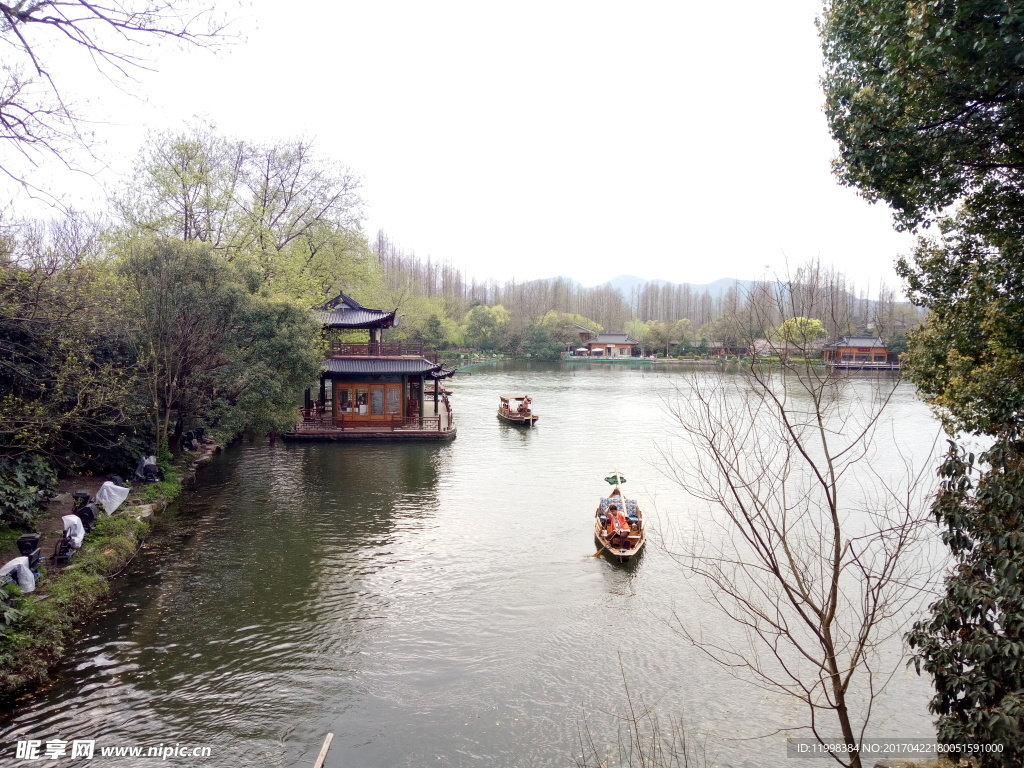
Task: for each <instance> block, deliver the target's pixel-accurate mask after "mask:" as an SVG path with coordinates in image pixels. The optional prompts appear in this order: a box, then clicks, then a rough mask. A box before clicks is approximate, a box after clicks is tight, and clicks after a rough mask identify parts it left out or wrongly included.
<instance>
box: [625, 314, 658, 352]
mask: <svg viewBox="0 0 1024 768" xmlns="http://www.w3.org/2000/svg"><path fill="white" fill-rule="evenodd" d="M653 327H654V323H653V321H652V322H647V323H645V322H644V321H643V320H630V321H629V322H627V323H626V333H628V334H629V336H630V338H632V339H635V340H636V342H637V343H638V344H639V345H640V354H641V355H646V354H647V341H648V339H649V338H650V337H651V330H652V328H653Z"/></svg>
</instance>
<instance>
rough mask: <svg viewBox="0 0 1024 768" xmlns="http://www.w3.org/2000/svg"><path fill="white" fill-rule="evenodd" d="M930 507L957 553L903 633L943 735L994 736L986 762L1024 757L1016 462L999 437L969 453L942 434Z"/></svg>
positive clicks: (1022, 527)
mask: <svg viewBox="0 0 1024 768" xmlns="http://www.w3.org/2000/svg"><path fill="white" fill-rule="evenodd" d="M939 475H940V477H941V484H940V488H939V493H938V496H937V498H936V501H935V504H934V506H933V511H934V513H935V516H936V519H937V520H938V521H939V523H940V524H941V525H942V526H943V529H944V533H943V540H944V541H945V542H946V544H947V545H948V546H949V548H950V551H951V552H952V554H953V556H954V557H955V558H956V561H957V567H956V570H955V571H954V575H953V576H952V577H951V578H950V579H948V580H947V583H946V590H945V594H944V596H943V597H942V598H941V599H940V600H938V601H937V602H936V603H934V604H933V605H932V608H931V611H932V613H931V617H930V618H928V619H926V620H923V621H919V622H918V623H917V624H916V625H915V626H914V629H913V631H912V632H911V633H910V634H909V635H908V641H909V643H910V646H911V648H913V649H915V651H916V656H915V658H914V662H915V664H916V666H917V669H918V671H920V670H921V669H924V670H925V671H926V672H928V673H929V674H930V675H931V676H932V678H933V679H934V681H935V685H936V696H935V698H934V699H933V701H932V711H934V712H935V713H936V714H937V715H938V716H939V719H938V725H939V739H940V740H941V741H942V742H944V743H948V744H978V743H981V744H999V745H1001V747H1002V750H1003V751H1002V752H1001V753H999V754H995V753H984V752H983V753H980V754H978V755H977V760H978V762H979V764H980V765H982V766H985V767H990V766H991V767H995V766H1007V767H1008V766H1018V765H1021V764H1022V762H1024V727H1022V724H1024V584H1022V580H1021V574H1022V573H1024V524H1022V516H1024V512H1022V510H1024V462H1022V461H1021V453H1020V448H1019V446H1017V445H1010V444H1008V443H1007V441H1005V440H997V441H996V443H995V444H994V445H993V446H992V447H991V448H989V449H988V450H987V451H985V452H984V453H983V454H981V455H980V456H978V457H977V460H976V459H975V457H974V456H973V455H972V454H970V453H968V452H967V451H965V450H963V449H962V448H960V447H959V446H957V444H956V443H955V442H953V441H950V450H949V453H948V454H947V456H946V460H945V462H944V463H943V465H942V467H941V468H940V470H939Z"/></svg>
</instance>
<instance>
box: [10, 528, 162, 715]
mask: <svg viewBox="0 0 1024 768" xmlns="http://www.w3.org/2000/svg"><path fill="white" fill-rule="evenodd" d="M148 531H149V526H148V525H147V524H146V523H144V522H142V521H141V520H137V519H136V518H134V517H131V516H130V515H115V516H111V517H104V518H102V519H101V520H99V521H98V522H97V524H96V527H95V529H94V530H93V531H92V532H91V533H90V534H89V536H88V538H87V539H86V540H85V542H84V543H83V544H82V548H81V550H79V551H78V552H77V553H76V554H75V556H74V557H73V558H72V564H71V565H70V566H68V567H67V568H64V569H62V570H60V571H59V572H56V573H53V574H52V575H51V574H44V576H43V578H42V579H41V580H40V585H39V586H40V590H39V593H38V594H37V595H24V596H18V597H15V598H14V600H13V604H14V605H13V607H14V609H15V610H16V611H18V612H19V613H20V615H19V616H17V617H12V618H14V620H13V622H12V623H11V624H10V625H9V626H8V627H7V628H6V629H5V631H4V632H3V634H0V695H5V696H6V695H10V694H12V693H16V692H18V691H20V690H22V689H24V688H27V687H29V686H32V685H37V684H39V683H40V682H42V681H43V680H44V679H45V678H46V675H47V673H48V671H49V670H50V668H51V667H52V666H53V665H54V664H56V663H57V662H58V661H59V660H60V659H61V658H62V657H63V656H64V653H65V652H66V650H67V648H68V647H69V646H70V645H71V643H72V641H73V638H74V629H75V625H76V624H78V623H79V622H81V621H83V620H84V619H86V618H88V617H89V615H90V614H91V613H92V611H93V609H94V608H95V607H96V605H97V604H98V603H99V602H100V600H102V599H103V598H104V597H105V596H106V594H107V592H109V591H110V581H109V577H110V576H112V575H114V574H115V573H117V572H118V571H120V570H121V569H123V568H124V567H125V565H127V564H128V561H129V560H131V558H132V557H133V556H134V555H135V553H136V552H137V551H138V549H139V546H140V545H141V543H142V540H143V539H144V538H145V536H146V533H147V532H148ZM44 590H45V591H44Z"/></svg>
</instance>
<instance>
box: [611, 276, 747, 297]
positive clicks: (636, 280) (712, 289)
mask: <svg viewBox="0 0 1024 768" xmlns="http://www.w3.org/2000/svg"><path fill="white" fill-rule="evenodd" d="M648 284H653V285H666V286H668V285H687V283H672V282H669V281H668V280H644V279H643V278H642V277H637V276H636V275H619V276H618V277H613V278H612V279H611V280H609V281H608V282H607V283H604V285H610V286H611V287H612V288H617V289H618V291H619V293H621V294H622V295H623V296H625V297H626V298H629V295H630V293H632V291H633V289H635V288H643V287H644V286H645V285H648ZM688 285H689V286H690V290H691V291H693V292H694V293H704V292H705V291H707V292H708V293H709V294H711V297H712V298H719V297H720V296H722V295H723V294H724V293H725V292H726V291H728V290H729V289H730V288H732V287H733V286H737V287H739V288H750V287H752V286H754V285H755V282H754V281H753V280H734V279H733V278H729V277H723V278H721V279H720V280H715V282H713V283H689V284H688Z"/></svg>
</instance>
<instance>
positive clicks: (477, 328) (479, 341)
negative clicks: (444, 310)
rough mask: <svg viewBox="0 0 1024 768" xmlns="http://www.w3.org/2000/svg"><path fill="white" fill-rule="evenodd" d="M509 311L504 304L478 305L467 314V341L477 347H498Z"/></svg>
mask: <svg viewBox="0 0 1024 768" xmlns="http://www.w3.org/2000/svg"><path fill="white" fill-rule="evenodd" d="M507 320H508V313H507V312H506V311H505V308H504V307H502V306H497V307H487V306H484V305H482V304H481V305H478V306H476V307H473V308H472V309H471V310H469V314H468V315H466V343H467V344H469V345H470V346H471V347H476V348H477V349H486V350H492V349H497V347H498V343H499V341H500V340H501V335H502V330H503V328H504V326H505V323H506V322H507Z"/></svg>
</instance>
